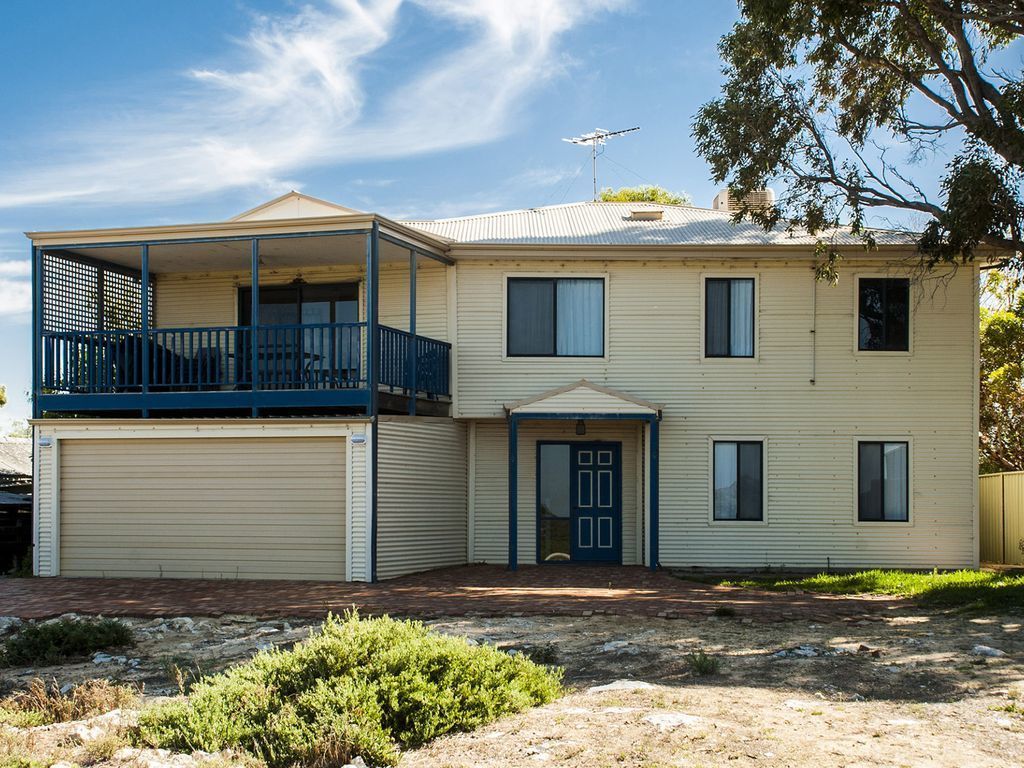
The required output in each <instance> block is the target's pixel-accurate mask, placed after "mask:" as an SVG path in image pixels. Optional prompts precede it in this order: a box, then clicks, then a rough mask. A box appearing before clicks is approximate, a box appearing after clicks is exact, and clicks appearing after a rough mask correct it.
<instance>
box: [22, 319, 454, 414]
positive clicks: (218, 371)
mask: <svg viewBox="0 0 1024 768" xmlns="http://www.w3.org/2000/svg"><path fill="white" fill-rule="evenodd" d="M378 330H379V336H378V350H379V357H378V361H379V383H380V385H381V386H383V387H385V388H387V389H389V390H391V391H401V392H402V393H404V394H412V393H415V394H417V395H425V396H426V397H428V398H438V397H447V396H448V395H449V394H450V390H451V387H450V370H449V366H450V362H451V345H450V344H448V343H446V342H442V341H437V340H435V339H430V338H427V337H424V336H415V337H414V336H412V335H411V334H409V333H406V332H405V331H399V330H396V329H394V328H389V327H387V326H379V327H378ZM41 341H42V349H41V355H40V362H41V367H42V375H41V384H42V390H43V392H45V393H46V394H47V395H53V394H61V393H64V394H76V395H83V394H125V393H143V394H145V393H154V394H155V393H161V392H177V393H187V392H197V393H198V392H203V393H206V392H237V391H245V390H250V391H251V390H258V391H261V392H264V391H275V390H292V391H324V390H359V389H366V388H367V385H368V382H367V365H366V359H365V357H366V323H320V324H302V325H266V326H258V327H256V328H255V330H254V329H253V328H252V327H250V326H221V327H210V328H156V329H153V330H151V331H149V337H148V344H146V343H144V339H143V333H142V331H136V330H127V331H124V330H119V331H60V332H44V333H43V335H42V340H41ZM413 344H414V345H415V365H413V364H412V358H411V356H410V345H413ZM147 348H148V359H147V355H146V349H147ZM324 401H325V400H324V398H320V400H319V401H318V402H324Z"/></svg>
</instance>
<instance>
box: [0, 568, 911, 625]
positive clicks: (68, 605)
mask: <svg viewBox="0 0 1024 768" xmlns="http://www.w3.org/2000/svg"><path fill="white" fill-rule="evenodd" d="M903 605H905V603H904V602H903V601H901V600H896V599H889V598H877V597H841V596H832V595H813V594H802V593H779V592H763V591H756V590H745V589H737V588H727V587H717V586H711V585H708V584H700V583H697V582H689V581H683V580H680V579H678V578H676V577H674V576H672V575H670V574H668V573H665V572H659V573H651V572H650V571H648V570H647V569H645V568H640V567H594V566H591V567H588V566H572V567H559V566H554V567H552V566H548V567H544V566H530V567H523V568H521V569H520V570H518V571H515V572H512V571H508V570H506V569H505V568H504V567H502V566H486V565H474V566H465V567H461V568H447V569H442V570H437V571H430V572H427V573H421V574H416V575H414V576H405V577H402V578H399V579H394V580H391V581H385V582H380V583H378V584H345V583H338V582H323V581H227V580H225V581H210V580H193V579H188V580H185V579H180V580H179V579H70V578H48V579H4V580H0V616H20V617H22V618H37V619H38V618H48V617H51V616H59V615H60V614H63V613H69V612H74V613H81V614H102V615H105V616H186V615H187V616H219V615H223V614H249V615H254V616H259V617H291V616H295V617H319V616H323V615H324V614H326V613H327V612H328V611H334V612H339V611H343V610H345V609H347V608H351V607H352V606H355V607H357V608H358V609H359V610H360V612H362V613H363V614H366V615H375V614H382V613H389V614H391V615H394V616H406V617H415V618H431V617H436V616H465V615H479V616H516V615H524V616H536V615H549V616H554V615H561V616H573V615H577V616H578V615H590V614H592V613H593V614H602V613H603V614H618V615H623V616H650V617H658V616H660V617H667V618H700V617H704V616H707V615H710V614H712V613H713V612H714V611H715V610H716V609H721V608H724V607H726V606H728V607H730V608H732V609H733V610H734V611H735V615H736V616H737V617H739V618H750V619H753V620H755V621H784V620H789V619H804V620H816V621H829V620H834V619H842V618H846V619H851V618H871V617H877V616H878V615H879V614H881V613H884V612H886V611H888V610H892V609H895V608H898V607H901V606H903Z"/></svg>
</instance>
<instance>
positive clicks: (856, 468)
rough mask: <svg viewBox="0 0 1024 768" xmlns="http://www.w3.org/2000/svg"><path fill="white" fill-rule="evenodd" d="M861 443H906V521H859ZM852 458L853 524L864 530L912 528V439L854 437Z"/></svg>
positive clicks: (913, 521)
mask: <svg viewBox="0 0 1024 768" xmlns="http://www.w3.org/2000/svg"><path fill="white" fill-rule="evenodd" d="M861 443H906V444H907V519H906V520H861V519H860V444H861ZM851 455H852V458H853V473H852V476H853V484H852V486H853V524H854V525H856V526H858V527H865V528H883V529H899V528H913V527H914V526H915V518H914V439H913V438H912V437H910V436H909V435H894V434H884V435H873V434H869V435H854V437H853V444H852V449H851Z"/></svg>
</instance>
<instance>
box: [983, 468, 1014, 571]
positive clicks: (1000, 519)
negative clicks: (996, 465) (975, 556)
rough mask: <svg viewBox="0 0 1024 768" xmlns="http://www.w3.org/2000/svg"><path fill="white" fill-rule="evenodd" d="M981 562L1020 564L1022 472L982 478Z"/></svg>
mask: <svg viewBox="0 0 1024 768" xmlns="http://www.w3.org/2000/svg"><path fill="white" fill-rule="evenodd" d="M978 487H979V492H980V494H981V498H980V500H979V505H978V508H979V513H980V516H981V520H980V528H981V560H982V562H986V563H1005V564H1007V565H1024V472H999V473H997V474H994V475H982V476H981V478H980V482H979V483H978Z"/></svg>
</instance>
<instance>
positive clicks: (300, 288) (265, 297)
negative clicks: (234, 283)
mask: <svg viewBox="0 0 1024 768" xmlns="http://www.w3.org/2000/svg"><path fill="white" fill-rule="evenodd" d="M238 294H239V300H238V320H239V324H240V325H248V324H249V318H250V316H251V311H252V289H251V288H239V290H238ZM357 322H359V283H333V284H327V285H307V284H306V283H292V284H291V285H283V286H268V287H264V286H260V325H295V324H297V323H357Z"/></svg>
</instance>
